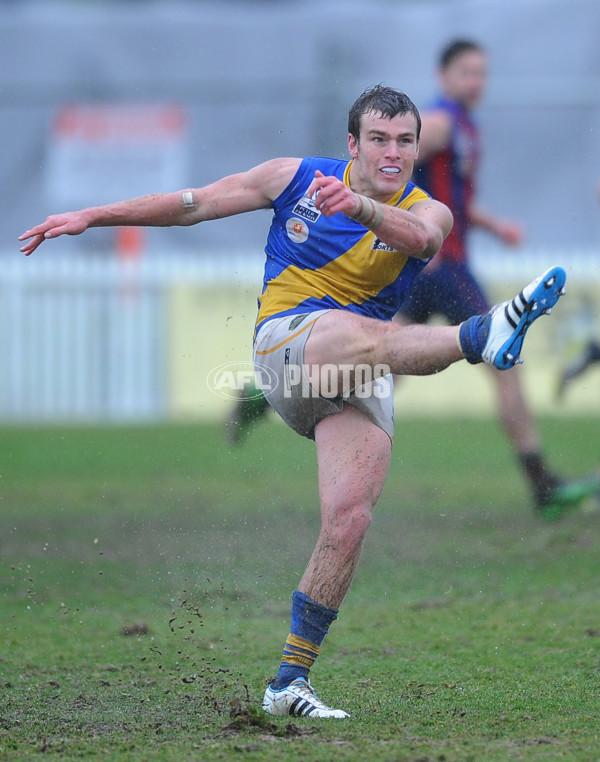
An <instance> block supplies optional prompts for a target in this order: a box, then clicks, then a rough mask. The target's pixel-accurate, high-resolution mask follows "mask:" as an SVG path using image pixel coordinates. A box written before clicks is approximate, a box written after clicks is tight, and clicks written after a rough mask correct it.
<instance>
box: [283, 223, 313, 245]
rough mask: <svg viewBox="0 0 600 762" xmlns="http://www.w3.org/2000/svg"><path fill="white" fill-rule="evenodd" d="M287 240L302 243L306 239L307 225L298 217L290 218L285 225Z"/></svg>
mask: <svg viewBox="0 0 600 762" xmlns="http://www.w3.org/2000/svg"><path fill="white" fill-rule="evenodd" d="M285 228H286V230H287V234H288V238H290V240H292V241H293V242H294V243H304V241H306V239H307V238H308V225H307V224H306V222H304V220H301V219H300V218H299V217H290V218H289V220H288V221H287V222H286V223H285Z"/></svg>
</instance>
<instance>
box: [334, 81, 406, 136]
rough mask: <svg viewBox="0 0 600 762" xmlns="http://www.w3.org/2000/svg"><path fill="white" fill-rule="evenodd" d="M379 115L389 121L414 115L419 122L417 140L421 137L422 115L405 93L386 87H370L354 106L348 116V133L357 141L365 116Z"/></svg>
mask: <svg viewBox="0 0 600 762" xmlns="http://www.w3.org/2000/svg"><path fill="white" fill-rule="evenodd" d="M372 112H375V113H379V114H381V116H384V117H386V118H387V119H393V118H394V117H395V116H397V115H398V114H412V115H413V116H414V117H415V119H416V120H417V140H418V139H419V136H420V135H421V115H420V114H419V110H418V109H417V107H416V106H415V104H414V103H413V102H412V101H411V99H410V98H409V97H408V95H406V94H405V93H403V92H401V91H400V90H394V88H392V87H385V86H384V85H374V86H373V87H368V88H367V89H366V90H365V91H364V92H363V93H362V94H361V95H359V96H358V98H357V99H356V100H355V101H354V103H353V104H352V107H351V108H350V112H349V114H348V132H349V133H350V135H352V136H353V137H354V138H355V139H356V140H359V138H360V120H361V117H362V116H363V115H364V114H370V113H372Z"/></svg>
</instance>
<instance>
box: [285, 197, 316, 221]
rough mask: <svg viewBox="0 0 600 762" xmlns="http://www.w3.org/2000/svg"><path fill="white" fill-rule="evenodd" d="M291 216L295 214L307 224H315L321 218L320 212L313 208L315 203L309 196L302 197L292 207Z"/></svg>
mask: <svg viewBox="0 0 600 762" xmlns="http://www.w3.org/2000/svg"><path fill="white" fill-rule="evenodd" d="M292 214H297V215H298V217H302V218H303V219H305V220H308V222H316V221H317V220H318V219H319V217H320V216H321V212H320V211H319V210H318V209H317V208H316V207H315V202H314V201H313V199H312V198H309V196H302V198H301V199H300V201H298V203H297V204H296V206H295V207H294V209H293V211H292Z"/></svg>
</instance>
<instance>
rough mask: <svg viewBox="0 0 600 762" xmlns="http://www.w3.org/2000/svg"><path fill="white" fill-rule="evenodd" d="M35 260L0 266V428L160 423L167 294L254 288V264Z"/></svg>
mask: <svg viewBox="0 0 600 762" xmlns="http://www.w3.org/2000/svg"><path fill="white" fill-rule="evenodd" d="M34 257H35V259H34ZM34 257H32V258H31V259H25V260H23V259H22V258H17V257H15V255H14V254H11V257H10V258H7V257H2V258H1V260H0V357H1V358H2V366H3V371H2V373H1V374H0V420H1V421H7V422H10V421H92V422H94V421H100V422H117V421H131V420H161V419H163V418H165V417H166V416H167V415H168V410H167V406H166V398H167V389H166V375H167V370H168V369H167V347H166V345H165V342H166V320H167V316H166V313H165V305H166V297H167V293H168V289H169V288H170V287H171V286H172V285H173V284H177V283H187V284H189V283H191V282H198V283H201V284H206V286H207V287H210V286H213V287H214V286H215V284H219V283H220V282H226V281H228V280H229V281H231V279H232V277H235V278H236V279H238V280H240V281H243V280H245V279H246V278H252V279H253V281H254V283H256V284H258V283H260V267H261V261H262V260H261V258H260V257H259V258H258V259H257V258H256V255H255V256H254V257H253V258H252V257H250V258H249V257H246V256H244V257H231V256H228V257H226V258H224V257H223V256H220V257H202V258H200V259H197V260H196V259H194V258H192V257H181V256H180V257H177V256H172V255H169V256H168V257H167V256H165V257H160V258H156V259H154V258H152V259H150V258H148V259H147V260H145V261H143V262H135V261H133V262H128V261H124V262H123V261H118V260H117V259H116V258H115V257H108V256H107V257H106V258H94V259H86V258H84V257H80V256H77V257H72V256H71V257H52V258H49V257H43V255H42V254H40V255H37V254H36V255H34ZM232 273H235V275H234V276H233V275H232Z"/></svg>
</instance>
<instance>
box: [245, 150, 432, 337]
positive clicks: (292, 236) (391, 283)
mask: <svg viewBox="0 0 600 762" xmlns="http://www.w3.org/2000/svg"><path fill="white" fill-rule="evenodd" d="M351 164H352V162H351V161H350V162H349V161H341V160H338V159H326V158H319V157H311V158H306V159H303V160H302V162H301V164H300V166H299V167H298V171H297V172H296V174H295V175H294V178H293V179H292V181H291V182H290V184H289V185H288V186H287V188H286V189H285V190H284V191H283V193H281V195H280V196H278V198H276V199H275V201H274V202H273V204H272V208H273V211H274V216H273V220H272V222H271V228H270V230H269V235H268V238H267V245H266V248H265V253H266V255H267V260H266V264H265V275H264V282H263V291H262V294H261V297H260V299H259V300H258V318H257V322H256V327H257V330H258V328H260V326H261V325H262V324H263V323H264V322H265V321H266V320H270V319H271V318H273V317H283V316H285V315H296V314H300V313H305V312H313V311H315V310H322V309H332V308H333V309H344V310H350V311H352V312H356V313H358V314H360V315H366V316H367V317H374V318H379V319H381V320H391V319H392V318H393V316H394V315H395V313H396V312H397V311H398V308H399V307H400V305H401V304H402V301H403V299H404V296H405V294H406V293H407V292H408V290H409V288H410V285H411V283H412V281H413V280H414V278H415V276H416V275H417V273H418V272H420V270H421V269H422V268H423V267H424V266H425V264H426V261H424V260H420V259H417V258H416V257H409V256H408V255H407V254H404V253H402V252H400V251H396V250H395V249H392V248H391V247H390V246H388V245H387V244H385V243H383V241H380V240H379V239H378V238H377V236H376V235H375V233H373V232H372V231H370V230H368V229H367V228H365V227H363V226H362V225H360V224H359V223H358V222H355V221H354V220H351V219H350V218H349V217H346V215H344V214H334V215H333V216H332V217H326V216H325V215H323V214H321V212H319V210H318V209H316V208H315V205H314V203H313V200H312V199H311V198H309V197H308V196H307V195H306V191H307V190H308V188H309V186H310V184H311V182H312V181H313V179H314V176H315V171H316V170H317V169H319V170H320V171H321V172H323V174H324V175H327V176H335V177H338V178H340V180H343V181H344V182H345V183H346V184H347V185H349V184H350V183H349V176H350V166H351ZM427 198H429V196H428V194H427V193H425V192H424V191H423V190H421V189H420V188H418V187H417V186H416V185H413V184H412V183H407V184H406V185H405V187H404V188H402V189H401V190H400V191H398V193H397V194H396V195H395V196H393V197H392V198H391V199H390V200H389V201H388V202H387V203H388V204H391V205H393V206H397V207H400V208H401V209H410V208H411V206H413V204H415V203H417V202H418V201H423V200H425V199H427Z"/></svg>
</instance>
